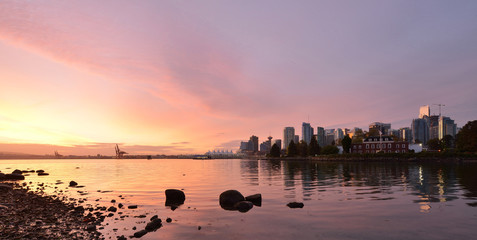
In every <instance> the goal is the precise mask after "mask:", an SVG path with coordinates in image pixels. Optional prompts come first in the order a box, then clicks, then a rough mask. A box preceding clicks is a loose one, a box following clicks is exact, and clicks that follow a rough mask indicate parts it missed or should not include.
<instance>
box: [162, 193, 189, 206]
mask: <svg viewBox="0 0 477 240" xmlns="http://www.w3.org/2000/svg"><path fill="white" fill-rule="evenodd" d="M165 193H166V206H171V205H176V206H179V205H182V204H184V202H185V194H184V192H183V191H181V190H177V189H166V192H165Z"/></svg>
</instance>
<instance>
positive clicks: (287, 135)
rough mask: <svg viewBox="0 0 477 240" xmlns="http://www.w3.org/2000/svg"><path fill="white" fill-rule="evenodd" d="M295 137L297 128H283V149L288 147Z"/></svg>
mask: <svg viewBox="0 0 477 240" xmlns="http://www.w3.org/2000/svg"><path fill="white" fill-rule="evenodd" d="M294 138H295V128H293V127H286V128H285V129H284V130H283V149H285V150H286V149H288V145H289V144H290V142H291V141H293V139H294Z"/></svg>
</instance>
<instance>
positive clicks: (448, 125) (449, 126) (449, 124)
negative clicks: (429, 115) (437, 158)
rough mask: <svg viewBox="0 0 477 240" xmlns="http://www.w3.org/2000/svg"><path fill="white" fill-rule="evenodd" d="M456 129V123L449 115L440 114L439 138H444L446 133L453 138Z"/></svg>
mask: <svg viewBox="0 0 477 240" xmlns="http://www.w3.org/2000/svg"><path fill="white" fill-rule="evenodd" d="M456 131H457V125H456V124H455V123H454V120H452V119H451V118H450V117H444V116H441V117H440V118H439V139H442V138H444V137H445V136H446V135H451V136H452V137H454V138H455V134H456Z"/></svg>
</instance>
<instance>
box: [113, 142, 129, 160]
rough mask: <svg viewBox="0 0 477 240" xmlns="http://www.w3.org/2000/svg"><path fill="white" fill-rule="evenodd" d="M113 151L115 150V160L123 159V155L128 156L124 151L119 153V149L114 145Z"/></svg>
mask: <svg viewBox="0 0 477 240" xmlns="http://www.w3.org/2000/svg"><path fill="white" fill-rule="evenodd" d="M115 150H116V158H117V159H120V158H123V156H124V154H128V153H127V152H125V151H121V150H120V149H119V146H118V144H116V147H115Z"/></svg>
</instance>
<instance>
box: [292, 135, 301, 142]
mask: <svg viewBox="0 0 477 240" xmlns="http://www.w3.org/2000/svg"><path fill="white" fill-rule="evenodd" d="M293 142H294V143H295V144H298V143H299V142H300V136H298V135H295V137H294V138H293Z"/></svg>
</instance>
